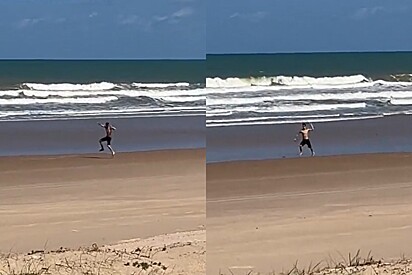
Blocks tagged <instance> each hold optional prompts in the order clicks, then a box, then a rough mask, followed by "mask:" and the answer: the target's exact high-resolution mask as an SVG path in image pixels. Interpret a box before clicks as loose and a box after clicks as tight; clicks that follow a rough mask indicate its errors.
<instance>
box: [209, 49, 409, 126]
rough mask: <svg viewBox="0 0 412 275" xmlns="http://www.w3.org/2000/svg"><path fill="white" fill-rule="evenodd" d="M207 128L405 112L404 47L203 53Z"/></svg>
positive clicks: (406, 58)
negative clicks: (365, 50) (367, 50)
mask: <svg viewBox="0 0 412 275" xmlns="http://www.w3.org/2000/svg"><path fill="white" fill-rule="evenodd" d="M206 75H207V78H206V89H205V90H206V91H205V93H206V94H207V115H206V116H207V118H206V121H207V122H206V124H207V127H227V126H242V125H266V124H268V125H271V124H291V123H300V122H327V121H342V120H362V119H371V118H379V117H385V116H392V115H409V114H412V52H381V53H379V52H375V53H298V54H234V55H207V68H206Z"/></svg>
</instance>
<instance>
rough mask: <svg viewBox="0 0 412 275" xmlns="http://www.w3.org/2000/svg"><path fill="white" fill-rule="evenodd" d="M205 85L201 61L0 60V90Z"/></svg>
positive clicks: (203, 62) (203, 64) (203, 65)
mask: <svg viewBox="0 0 412 275" xmlns="http://www.w3.org/2000/svg"><path fill="white" fill-rule="evenodd" d="M102 81H105V82H115V83H130V82H146V83H167V82H189V83H192V84H194V83H204V82H205V61H204V60H0V85H1V86H0V87H2V86H3V87H4V86H5V85H10V84H19V83H24V82H38V83H56V82H69V83H82V84H85V83H93V82H102Z"/></svg>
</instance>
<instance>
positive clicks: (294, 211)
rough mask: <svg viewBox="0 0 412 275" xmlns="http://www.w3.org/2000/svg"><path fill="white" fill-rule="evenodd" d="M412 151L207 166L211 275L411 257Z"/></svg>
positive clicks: (208, 268)
mask: <svg viewBox="0 0 412 275" xmlns="http://www.w3.org/2000/svg"><path fill="white" fill-rule="evenodd" d="M411 167H412V154H408V153H396V154H363V155H347V156H327V157H314V158H293V159H282V160H261V161H239V162H226V163H215V164H208V165H207V274H210V275H213V274H218V272H219V270H221V271H224V272H226V273H225V274H230V272H229V271H228V268H230V269H231V271H232V272H233V273H234V274H247V272H248V270H250V269H254V270H255V271H259V272H262V273H263V274H264V273H265V272H271V271H277V272H279V271H282V270H288V269H290V268H291V267H292V266H293V265H294V263H295V262H296V260H298V261H299V264H300V266H301V267H305V266H308V265H309V264H310V263H317V262H319V261H322V260H328V259H330V258H334V259H335V260H337V261H340V260H342V259H341V256H340V254H342V255H344V256H345V257H347V255H348V253H352V255H353V254H354V253H356V251H357V250H358V249H361V251H363V253H362V254H363V255H364V256H366V254H367V253H368V251H370V250H371V251H372V254H373V255H374V256H375V258H385V259H387V260H390V259H391V258H399V257H400V256H401V255H402V254H404V255H405V256H406V257H412V249H411V246H410V243H411V241H412V234H411V232H412V203H411V201H412V169H411Z"/></svg>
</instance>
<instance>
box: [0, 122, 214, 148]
mask: <svg viewBox="0 0 412 275" xmlns="http://www.w3.org/2000/svg"><path fill="white" fill-rule="evenodd" d="M105 121H109V122H110V123H112V124H113V125H114V126H116V128H117V130H116V131H115V133H114V134H113V140H112V146H113V148H114V149H115V150H116V151H117V152H135V151H151V150H167V149H193V148H205V143H206V141H205V140H206V138H205V130H206V127H205V117H204V116H174V117H137V118H113V119H107V118H101V119H69V120H44V121H8V122H4V121H3V122H0V127H1V131H0V156H11V155H51V154H53V155H59V154H84V153H95V152H97V151H98V150H99V147H100V146H99V143H98V140H99V139H100V138H102V137H103V136H104V135H105V133H104V129H102V128H101V127H99V126H98V125H97V123H98V122H99V123H104V122H105Z"/></svg>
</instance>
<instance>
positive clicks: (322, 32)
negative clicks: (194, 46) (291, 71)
mask: <svg viewBox="0 0 412 275" xmlns="http://www.w3.org/2000/svg"><path fill="white" fill-rule="evenodd" d="M411 27H412V1H410V0H396V1H388V0H207V38H206V39H207V52H208V53H274V52H322V51H326V52H330V51H399V50H403V51H407V50H412V35H411Z"/></svg>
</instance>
